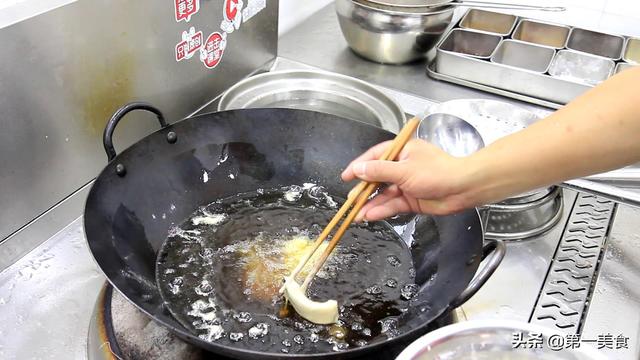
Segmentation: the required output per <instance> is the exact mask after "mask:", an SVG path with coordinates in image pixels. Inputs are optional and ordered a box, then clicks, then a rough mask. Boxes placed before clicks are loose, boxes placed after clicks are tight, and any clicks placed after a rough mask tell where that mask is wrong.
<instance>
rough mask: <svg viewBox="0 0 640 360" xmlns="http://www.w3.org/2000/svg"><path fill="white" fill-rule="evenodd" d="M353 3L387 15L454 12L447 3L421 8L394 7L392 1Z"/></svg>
mask: <svg viewBox="0 0 640 360" xmlns="http://www.w3.org/2000/svg"><path fill="white" fill-rule="evenodd" d="M351 1H352V2H353V3H355V4H358V5H360V6H362V7H365V8H368V9H375V10H380V11H384V12H386V13H393V14H401V15H431V14H439V13H442V12H445V11H453V9H454V7H453V6H448V5H447V4H448V3H449V1H447V2H446V3H445V4H443V5H420V6H402V5H393V4H391V1H386V0H374V1H371V0H351Z"/></svg>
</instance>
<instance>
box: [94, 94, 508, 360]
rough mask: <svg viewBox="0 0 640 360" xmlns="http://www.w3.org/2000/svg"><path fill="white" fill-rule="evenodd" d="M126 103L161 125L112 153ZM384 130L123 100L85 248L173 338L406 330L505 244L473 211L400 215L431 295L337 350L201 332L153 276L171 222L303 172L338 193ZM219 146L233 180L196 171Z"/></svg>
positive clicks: (458, 293) (232, 351)
mask: <svg viewBox="0 0 640 360" xmlns="http://www.w3.org/2000/svg"><path fill="white" fill-rule="evenodd" d="M135 109H144V110H147V111H152V112H154V113H155V114H156V115H157V116H158V119H159V121H160V124H161V126H162V129H161V130H159V131H157V132H155V133H153V134H151V135H149V136H147V137H145V138H144V139H142V140H140V141H139V142H138V143H136V144H134V145H133V146H131V147H130V148H128V149H126V150H125V151H123V152H122V153H120V154H119V155H117V156H116V153H115V151H114V149H113V145H112V141H111V136H112V134H113V130H114V128H115V126H116V125H117V123H118V121H120V120H121V119H122V117H123V116H124V115H125V114H126V113H128V112H129V111H132V110H135ZM391 138H393V134H391V133H389V132H387V131H384V130H381V129H379V128H376V127H373V126H370V125H367V124H364V123H359V122H355V121H352V120H347V119H342V118H339V117H336V116H332V115H328V114H322V113H317V112H311V111H302V110H291V109H247V110H232V111H224V112H218V113H212V114H206V115H201V116H196V117H192V118H188V119H185V120H183V121H180V122H177V123H175V124H173V125H166V123H165V121H164V119H163V117H162V114H161V113H160V111H159V110H157V109H155V108H154V107H152V106H150V105H147V104H143V103H132V104H129V105H126V106H125V107H123V108H122V109H120V110H118V112H116V114H114V116H113V117H112V118H111V120H110V121H109V123H108V124H107V127H106V129H105V135H104V145H105V150H106V152H107V154H108V157H109V160H110V161H109V163H108V164H107V166H106V167H105V168H104V170H103V171H102V172H101V173H100V175H99V176H98V178H97V179H96V181H95V183H94V185H93V187H92V189H91V192H90V194H89V196H88V199H87V203H86V207H85V214H84V228H85V233H86V237H87V241H88V244H89V248H90V250H91V253H92V255H93V257H94V258H95V260H96V262H97V263H98V265H99V266H100V268H101V269H102V271H103V272H104V274H105V275H106V276H107V278H108V279H109V281H110V282H111V283H112V284H113V286H114V287H115V288H116V289H117V290H118V291H120V292H121V293H122V294H123V295H124V296H125V297H126V298H127V299H128V300H129V301H131V302H132V303H133V304H135V305H136V306H137V307H138V308H140V309H141V310H142V311H144V312H145V313H146V314H147V315H149V316H150V317H152V318H153V319H154V320H155V321H157V322H158V323H160V324H162V325H164V326H166V327H167V328H169V329H171V330H172V331H173V332H174V333H175V334H177V335H178V336H180V337H181V338H182V339H184V340H186V341H187V342H189V343H191V344H194V345H196V346H198V347H201V348H203V349H205V350H207V351H211V352H213V353H217V354H221V355H226V356H230V357H235V358H256V357H258V358H260V357H262V358H291V357H296V358H326V357H335V358H349V357H353V356H361V355H365V354H366V353H367V352H370V351H375V350H376V349H380V348H381V347H384V346H387V345H389V344H391V343H395V342H397V341H408V340H411V339H413V338H416V337H417V336H419V335H421V334H422V333H423V332H424V331H425V329H426V327H427V325H428V324H429V323H430V322H432V321H433V320H434V319H436V318H437V317H438V316H440V315H442V314H443V313H445V312H447V311H450V310H451V309H453V308H455V307H457V306H459V305H461V304H462V303H464V302H465V301H466V300H467V299H469V298H470V297H471V296H472V295H473V294H474V293H475V292H476V291H477V290H478V289H479V288H480V287H481V286H482V285H483V284H484V282H485V281H486V280H487V279H488V278H489V276H490V275H491V274H492V273H493V271H494V270H495V268H496V267H497V266H498V264H499V262H500V260H501V259H502V256H503V255H504V246H503V245H502V243H499V242H495V241H493V242H488V243H486V244H484V246H483V235H482V226H481V222H480V219H479V217H478V213H477V211H475V210H468V211H464V212H461V213H459V214H456V215H451V216H443V217H439V216H436V217H431V216H420V217H417V218H415V219H413V220H412V221H411V223H410V224H408V225H407V226H405V229H406V231H405V234H404V236H413V238H414V240H415V245H414V246H413V247H412V257H413V260H414V266H415V268H416V273H417V275H416V283H417V284H418V285H421V286H422V288H421V290H420V292H419V293H418V295H417V296H416V298H415V299H416V302H417V303H418V304H423V305H424V304H428V305H429V306H427V307H420V306H416V307H414V308H411V309H410V310H409V315H408V316H405V320H404V322H403V323H402V324H400V327H399V330H400V333H401V334H400V335H399V336H397V337H396V338H394V339H391V340H386V341H381V342H378V343H371V344H369V345H367V346H363V347H360V348H353V349H350V350H347V351H343V352H339V353H325V354H275V353H273V354H259V353H255V352H252V351H249V350H246V349H243V348H240V347H230V346H223V345H220V344H216V343H215V342H213V343H210V342H206V341H204V340H202V339H200V338H198V337H197V336H195V335H193V334H192V333H190V332H189V331H188V330H187V329H186V328H185V327H184V326H182V325H181V324H180V323H179V322H178V321H176V320H175V319H174V318H173V317H172V316H171V315H170V313H169V312H168V311H167V309H166V307H165V306H164V305H163V299H162V297H161V296H160V293H159V291H158V288H157V286H156V281H155V275H154V274H155V264H156V262H155V260H156V256H157V253H158V250H159V249H160V247H161V245H162V244H163V242H164V240H165V239H166V237H167V232H168V229H169V228H170V227H171V226H172V225H174V224H179V223H180V222H181V221H182V220H183V219H185V218H186V217H188V216H189V215H190V214H191V213H192V212H193V211H194V210H195V209H196V208H197V207H198V206H201V205H205V204H208V203H210V202H212V201H214V200H216V199H218V198H224V197H227V196H230V195H233V194H237V193H241V192H248V191H254V190H255V189H257V188H276V187H280V186H283V185H290V184H302V183H304V182H315V183H317V184H321V185H323V186H325V187H326V188H327V190H328V192H329V193H331V194H335V195H337V196H342V197H345V195H346V193H347V192H348V190H349V189H350V188H351V186H352V185H353V184H344V183H343V182H342V181H340V180H339V174H340V172H341V171H342V169H343V168H344V167H345V166H346V165H347V163H348V162H349V161H350V160H351V159H353V158H354V157H356V156H357V155H359V154H360V153H362V152H363V151H364V150H366V149H367V148H369V147H370V146H372V145H374V144H376V143H379V142H381V141H384V140H388V139H391ZM223 148H224V149H225V150H224V151H227V152H228V159H227V161H226V162H225V166H227V167H228V169H232V170H233V171H234V173H236V174H238V175H237V176H236V177H235V178H234V179H230V178H229V177H228V174H229V171H218V172H216V171H209V174H210V175H209V177H210V179H209V180H208V181H207V182H204V181H203V180H202V173H203V170H204V169H209V170H211V169H214V168H215V167H216V166H217V165H218V164H217V161H218V159H219V157H220V152H221V151H222V149H223ZM394 225H402V224H394ZM487 256H488V258H487V260H486V265H485V266H484V267H483V268H482V270H481V271H479V272H478V273H477V274H476V272H477V270H478V267H479V264H480V262H481V260H482V259H483V258H485V257H487ZM434 275H435V277H434ZM474 276H475V277H474Z"/></svg>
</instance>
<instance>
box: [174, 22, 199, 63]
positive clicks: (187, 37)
mask: <svg viewBox="0 0 640 360" xmlns="http://www.w3.org/2000/svg"><path fill="white" fill-rule="evenodd" d="M202 40H203V39H202V31H198V32H196V29H195V28H193V27H191V28H190V29H189V32H186V31H183V32H182V41H181V42H179V43H178V45H176V61H180V60H183V59H190V58H191V57H192V56H193V54H194V53H195V52H196V50H198V49H200V48H201V47H202Z"/></svg>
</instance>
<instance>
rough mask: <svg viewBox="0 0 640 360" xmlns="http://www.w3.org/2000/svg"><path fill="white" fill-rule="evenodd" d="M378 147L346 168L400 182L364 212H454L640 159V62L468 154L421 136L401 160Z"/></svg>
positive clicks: (350, 173)
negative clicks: (381, 157) (383, 156)
mask: <svg viewBox="0 0 640 360" xmlns="http://www.w3.org/2000/svg"><path fill="white" fill-rule="evenodd" d="M384 146H386V145H382V144H381V145H378V146H377V147H374V148H372V149H370V150H369V151H368V152H367V153H365V154H363V155H362V156H361V157H360V158H358V159H356V160H354V161H353V162H352V163H351V164H350V165H349V166H348V167H347V169H345V171H344V172H343V174H342V177H343V179H344V180H345V181H349V180H352V179H354V178H356V177H357V178H360V179H364V180H368V181H381V182H387V183H391V184H392V185H391V186H389V188H388V189H387V190H386V191H385V192H383V194H381V195H379V196H378V197H377V198H376V199H374V200H372V201H370V202H369V203H368V204H367V205H366V206H365V208H363V210H362V212H361V216H360V218H362V217H363V216H364V217H365V218H366V219H368V220H377V219H382V218H386V217H388V216H392V215H395V214H397V213H401V212H424V213H434V214H448V213H452V212H456V211H459V210H461V209H464V208H469V207H473V206H478V205H484V204H488V203H493V202H496V201H500V200H503V199H505V198H507V197H509V196H513V195H516V194H519V193H522V192H525V191H528V190H532V189H535V188H538V187H542V186H548V185H551V184H555V183H559V182H561V181H564V180H567V179H573V178H577V177H582V176H585V175H589V174H594V173H600V172H604V171H608V170H612V169H616V168H619V167H622V166H625V165H629V164H632V163H634V162H638V161H640V67H637V68H633V69H630V70H627V71H624V72H622V73H620V74H618V75H616V76H614V77H612V78H611V79H609V80H607V81H605V82H604V83H602V84H600V85H599V86H597V87H596V88H594V89H592V90H590V91H588V92H587V93H585V94H584V95H582V96H580V97H579V98H577V99H576V100H574V101H573V102H571V103H570V104H568V105H567V106H565V107H564V108H562V109H561V110H558V111H556V112H555V113H553V114H552V115H550V116H549V117H547V118H545V119H543V120H540V121H539V122H537V123H535V124H533V125H531V126H529V127H528V128H526V129H525V130H522V131H519V132H517V133H515V134H512V135H510V136H507V137H504V138H502V139H500V140H498V141H496V142H494V143H493V144H491V145H489V146H487V147H485V148H484V149H482V150H480V151H478V152H476V153H475V154H473V155H471V156H469V157H466V158H453V157H451V156H449V155H447V154H445V153H443V152H442V151H440V150H439V149H436V148H435V147H434V146H432V145H430V144H427V143H425V142H422V141H413V142H411V143H410V144H409V145H408V146H406V147H405V149H404V150H403V152H402V154H401V155H400V161H398V162H395V163H394V162H389V161H387V162H385V161H378V160H373V159H375V157H376V155H377V154H378V153H379V152H381V149H383V148H384Z"/></svg>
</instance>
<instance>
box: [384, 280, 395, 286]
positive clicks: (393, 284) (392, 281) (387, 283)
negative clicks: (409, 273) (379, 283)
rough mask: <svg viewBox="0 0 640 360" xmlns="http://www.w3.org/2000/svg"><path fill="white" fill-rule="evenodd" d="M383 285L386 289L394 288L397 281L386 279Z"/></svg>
mask: <svg viewBox="0 0 640 360" xmlns="http://www.w3.org/2000/svg"><path fill="white" fill-rule="evenodd" d="M384 284H385V286H387V287H390V288H395V287H397V286H398V280H396V279H387V281H386V282H385V283H384Z"/></svg>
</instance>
